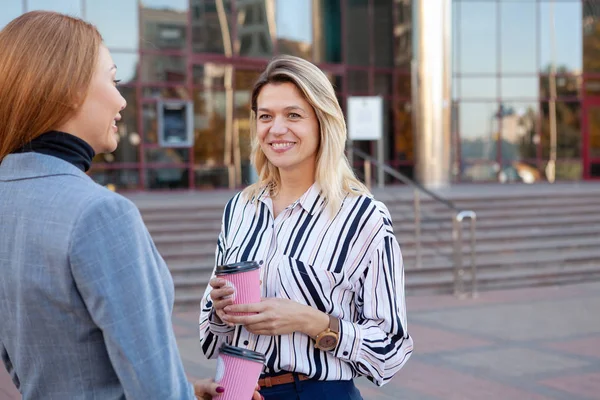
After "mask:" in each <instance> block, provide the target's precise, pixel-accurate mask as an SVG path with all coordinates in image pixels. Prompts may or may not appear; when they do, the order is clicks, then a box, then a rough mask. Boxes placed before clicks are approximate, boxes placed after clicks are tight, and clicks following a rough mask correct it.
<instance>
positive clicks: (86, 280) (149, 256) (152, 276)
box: [69, 196, 195, 400]
mask: <svg viewBox="0 0 600 400" xmlns="http://www.w3.org/2000/svg"><path fill="white" fill-rule="evenodd" d="M69 261H70V267H71V272H72V274H73V278H74V281H75V284H76V286H77V288H78V290H79V292H80V293H81V296H82V298H83V301H84V302H85V304H86V307H87V309H88V311H89V313H90V315H91V318H92V319H93V321H94V322H95V323H96V325H97V326H98V327H99V328H100V329H101V330H102V332H103V335H104V342H105V345H106V349H107V351H108V355H109V357H110V360H111V362H112V365H113V367H114V369H115V372H116V374H117V376H118V377H119V380H120V382H121V385H122V386H123V389H124V391H125V395H126V397H127V398H128V399H129V398H131V399H177V400H180V399H195V396H194V393H193V388H192V386H191V385H190V383H189V382H188V380H187V378H186V375H185V372H184V369H183V365H182V361H181V358H180V355H179V351H178V348H177V343H176V341H175V334H174V332H173V326H172V322H171V312H172V307H173V281H172V278H171V275H170V273H169V271H168V269H167V267H166V265H165V263H164V261H163V259H162V258H161V256H160V255H159V254H158V251H157V250H156V247H155V246H154V243H153V242H152V239H151V238H150V234H149V233H148V230H147V229H146V227H145V225H144V223H143V221H142V218H141V215H140V213H139V211H138V209H137V208H136V207H135V205H133V203H131V202H130V201H129V200H127V199H125V198H123V197H120V196H110V197H109V196H106V197H101V198H99V199H97V200H95V201H93V202H92V203H91V204H90V205H88V206H87V207H86V209H85V210H84V211H83V212H82V215H80V216H79V218H78V220H77V222H76V225H75V227H74V229H73V236H72V238H71V241H70V250H69Z"/></svg>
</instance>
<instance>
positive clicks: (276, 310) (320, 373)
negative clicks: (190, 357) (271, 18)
mask: <svg viewBox="0 0 600 400" xmlns="http://www.w3.org/2000/svg"><path fill="white" fill-rule="evenodd" d="M251 127H252V139H253V155H252V161H253V164H254V166H255V168H256V170H257V172H258V174H259V180H258V182H257V183H255V184H254V185H252V186H250V187H248V188H247V189H246V190H244V191H243V192H241V193H238V194H237V195H236V196H235V197H233V198H232V199H231V200H230V201H229V203H228V204H227V206H226V207H225V211H224V215H223V224H222V230H221V233H220V235H219V240H218V246H217V251H216V264H217V265H221V264H226V263H233V262H238V261H248V260H255V261H258V262H259V264H260V265H261V278H262V295H263V300H262V302H261V303H259V304H253V305H250V304H247V305H237V306H234V305H232V304H231V302H232V300H231V297H230V295H231V294H233V290H232V289H231V288H229V287H226V286H225V285H224V283H225V282H224V281H223V280H221V279H217V278H213V279H212V280H211V282H210V287H209V288H208V289H207V291H206V294H205V296H204V299H203V302H202V306H201V307H202V309H201V314H200V340H201V342H202V349H203V351H204V353H205V354H206V355H207V356H208V357H215V356H216V354H217V352H218V351H217V350H218V348H219V346H220V345H221V344H222V343H223V342H228V343H231V344H233V345H235V346H242V347H247V348H250V349H252V350H255V351H259V352H262V353H264V354H266V357H267V363H266V367H265V369H264V371H263V375H262V377H261V380H260V381H259V385H260V386H261V387H262V390H261V394H262V395H263V396H264V398H265V399H267V400H278V399H304V398H306V399H308V398H310V399H311V400H318V399H325V398H328V399H331V398H335V399H342V398H344V399H361V396H360V393H359V392H358V390H357V389H356V387H355V386H354V383H353V378H356V377H358V376H365V377H367V378H368V379H369V380H371V381H372V382H374V383H375V384H377V385H383V384H385V383H386V382H388V381H389V380H390V379H391V378H392V377H393V376H394V374H395V373H396V372H398V371H399V370H400V368H401V367H402V366H403V365H404V364H405V363H406V361H407V360H408V358H409V356H410V354H411V352H412V338H411V337H410V336H409V334H408V331H407V326H406V308H405V303H404V272H403V264H402V255H401V253H400V247H399V245H398V242H397V240H396V238H395V236H394V233H393V230H392V224H391V220H390V216H389V212H388V210H387V208H386V207H385V206H384V205H383V204H382V203H380V202H377V201H375V200H374V199H373V198H372V196H371V195H370V193H369V192H368V190H367V189H366V187H365V186H364V185H362V184H361V183H360V182H359V181H358V180H357V178H356V177H355V176H354V173H353V172H352V170H351V168H350V166H349V163H348V161H347V159H346V157H345V155H344V146H345V141H346V125H345V122H344V116H343V113H342V110H341V108H340V106H339V104H338V102H337V99H336V96H335V92H334V90H333V87H332V86H331V84H330V82H329V80H328V79H327V78H326V76H325V75H324V74H323V73H322V72H321V70H319V69H318V68H317V67H316V66H314V65H313V64H311V63H309V62H308V61H305V60H303V59H300V58H296V57H290V56H280V57H277V58H275V59H274V60H272V61H271V62H270V63H269V65H268V66H267V68H266V70H265V71H264V72H263V73H262V75H261V76H260V77H259V79H258V81H257V83H256V84H255V86H254V90H253V93H252V110H251ZM232 312H251V313H255V314H253V315H250V316H234V315H231V313H232Z"/></svg>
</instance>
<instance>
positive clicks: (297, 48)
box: [275, 0, 313, 60]
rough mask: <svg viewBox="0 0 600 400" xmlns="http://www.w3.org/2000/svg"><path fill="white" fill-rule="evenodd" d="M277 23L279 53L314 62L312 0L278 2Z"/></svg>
mask: <svg viewBox="0 0 600 400" xmlns="http://www.w3.org/2000/svg"><path fill="white" fill-rule="evenodd" d="M275 21H276V27H277V29H276V35H277V46H278V52H279V53H280V54H289V55H292V56H297V57H302V58H304V59H306V60H312V52H313V29H312V0H295V1H289V0H276V6H275Z"/></svg>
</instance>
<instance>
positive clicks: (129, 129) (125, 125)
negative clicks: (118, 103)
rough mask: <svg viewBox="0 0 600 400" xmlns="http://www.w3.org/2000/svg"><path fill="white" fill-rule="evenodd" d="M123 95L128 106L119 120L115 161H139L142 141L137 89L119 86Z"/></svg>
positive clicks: (114, 154) (114, 153)
mask: <svg viewBox="0 0 600 400" xmlns="http://www.w3.org/2000/svg"><path fill="white" fill-rule="evenodd" d="M119 91H120V92H121V95H122V96H123V97H124V98H125V100H126V101H127V107H126V108H125V109H124V110H122V111H121V120H120V121H119V122H117V128H119V131H118V133H117V139H118V143H119V146H118V147H117V150H115V151H114V152H113V153H112V155H113V157H114V160H113V161H114V162H127V163H130V162H138V161H139V146H140V142H141V137H140V131H139V128H138V102H137V96H136V90H135V88H133V87H121V88H119Z"/></svg>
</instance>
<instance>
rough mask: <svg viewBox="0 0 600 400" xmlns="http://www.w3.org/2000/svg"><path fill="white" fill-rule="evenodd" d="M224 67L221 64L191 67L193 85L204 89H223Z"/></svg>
mask: <svg viewBox="0 0 600 400" xmlns="http://www.w3.org/2000/svg"><path fill="white" fill-rule="evenodd" d="M225 73H226V66H225V65H223V64H214V63H204V64H200V65H194V66H193V67H192V76H193V79H194V84H196V85H202V86H204V87H209V88H212V87H218V88H224V87H225Z"/></svg>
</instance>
